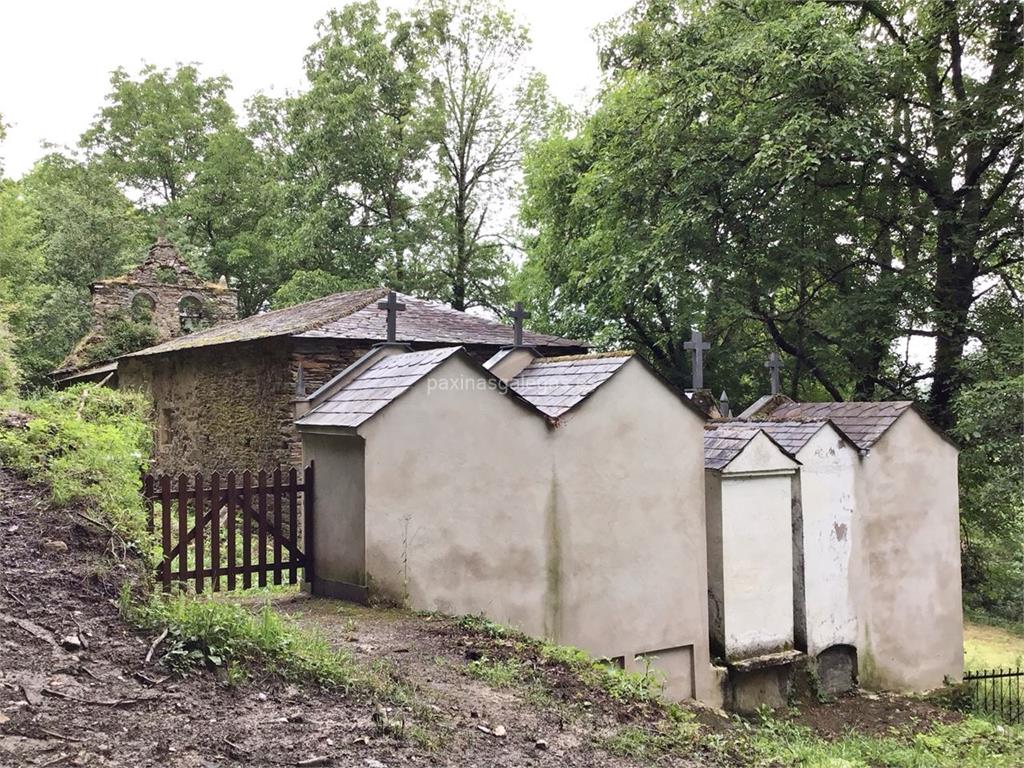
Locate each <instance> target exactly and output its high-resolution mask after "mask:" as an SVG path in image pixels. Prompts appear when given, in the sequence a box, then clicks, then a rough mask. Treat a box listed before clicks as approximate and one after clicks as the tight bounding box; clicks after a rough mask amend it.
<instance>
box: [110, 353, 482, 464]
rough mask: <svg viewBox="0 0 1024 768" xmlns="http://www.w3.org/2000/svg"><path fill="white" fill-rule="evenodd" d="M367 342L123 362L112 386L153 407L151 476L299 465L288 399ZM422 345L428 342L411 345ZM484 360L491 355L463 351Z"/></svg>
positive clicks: (343, 364) (312, 387)
mask: <svg viewBox="0 0 1024 768" xmlns="http://www.w3.org/2000/svg"><path fill="white" fill-rule="evenodd" d="M371 346H372V343H371V342H368V341H348V340H340V339H323V338H320V339H292V338H275V339H264V340H261V341H255V342H249V343H244V344H222V345H218V346H215V347H206V348H198V349H187V350H181V351H178V352H175V353H172V354H166V355H153V356H147V357H127V358H123V359H122V360H121V361H120V362H119V364H118V377H119V382H120V384H119V386H121V387H123V388H125V389H138V390H141V391H143V392H144V393H145V394H146V395H147V396H148V397H149V399H150V402H151V403H152V405H153V416H152V421H153V428H154V435H153V445H154V448H153V457H154V458H153V463H152V465H151V469H152V471H153V472H170V473H172V474H179V473H181V472H185V473H186V474H191V473H194V472H202V473H203V474H209V473H211V472H214V471H217V472H221V473H224V472H227V471H229V470H244V469H253V470H258V469H268V470H273V469H275V468H276V467H278V466H281V467H283V468H287V467H292V466H294V467H300V466H301V465H302V442H301V439H300V437H299V433H298V430H296V429H295V425H294V423H293V422H294V419H295V415H294V413H295V410H294V401H295V398H296V397H297V395H298V392H299V389H300V388H299V387H298V386H297V385H298V377H299V375H300V374H299V369H300V367H301V370H302V373H301V376H302V385H301V393H302V394H304V395H309V394H312V393H313V392H314V391H316V390H317V389H318V388H319V387H320V386H322V385H323V384H324V383H325V382H327V381H328V380H329V379H330V378H332V377H333V376H335V375H336V374H338V373H340V372H341V371H343V370H344V369H345V368H347V367H348V366H349V365H351V364H352V363H354V362H355V361H356V360H358V359H359V358H360V357H361V356H362V355H364V354H366V352H368V351H369V350H370V348H371ZM416 346H417V347H422V348H428V347H432V346H438V345H435V344H423V345H416ZM469 351H470V354H471V355H473V356H474V357H475V358H476V359H478V360H481V361H484V360H487V359H488V358H489V357H490V356H491V355H492V354H493V353H494V352H495V351H496V350H495V349H493V348H486V347H479V348H474V349H471V350H469Z"/></svg>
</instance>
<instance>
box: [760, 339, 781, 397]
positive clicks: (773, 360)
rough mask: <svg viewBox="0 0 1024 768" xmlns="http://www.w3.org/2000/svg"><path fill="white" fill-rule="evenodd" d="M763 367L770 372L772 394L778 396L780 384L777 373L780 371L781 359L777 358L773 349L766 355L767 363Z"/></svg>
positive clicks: (777, 354) (777, 355) (776, 353)
mask: <svg viewBox="0 0 1024 768" xmlns="http://www.w3.org/2000/svg"><path fill="white" fill-rule="evenodd" d="M764 367H765V368H767V369H768V370H769V371H771V376H772V394H773V395H777V394H779V392H781V391H782V383H781V381H780V380H779V371H781V370H782V359H781V358H780V357H779V353H778V352H776V351H775V350H774V349H773V350H772V353H771V354H770V355H768V361H767V362H766V363H765V364H764Z"/></svg>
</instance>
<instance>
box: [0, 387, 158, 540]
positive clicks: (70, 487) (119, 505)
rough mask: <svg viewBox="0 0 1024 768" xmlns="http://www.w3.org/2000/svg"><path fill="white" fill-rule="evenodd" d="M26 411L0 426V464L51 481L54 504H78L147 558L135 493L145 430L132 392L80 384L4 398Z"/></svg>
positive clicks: (142, 406)
mask: <svg viewBox="0 0 1024 768" xmlns="http://www.w3.org/2000/svg"><path fill="white" fill-rule="evenodd" d="M0 409H2V410H8V411H14V412H18V413H21V414H24V415H25V416H26V417H27V423H25V424H24V426H20V423H15V422H20V420H18V419H13V418H12V419H9V420H8V421H10V422H11V425H10V426H7V427H0V465H3V466H8V467H11V468H13V469H15V470H16V471H18V472H20V473H22V474H24V475H25V476H27V477H28V478H30V479H31V480H33V481H37V482H43V483H45V484H47V485H48V486H49V488H50V493H51V495H52V497H53V501H54V502H56V503H57V504H62V505H65V504H81V505H83V506H85V507H86V508H88V510H89V513H90V515H91V516H93V517H95V518H96V519H98V520H99V521H100V522H102V523H103V524H104V525H106V526H107V527H109V528H110V530H111V531H113V532H114V533H116V534H117V535H118V536H120V537H121V538H123V539H124V540H125V542H127V543H128V544H129V545H132V546H134V547H136V548H137V550H138V551H139V553H141V554H143V555H144V556H146V557H147V558H150V557H151V556H152V554H153V552H152V542H151V540H150V539H151V537H150V536H149V535H148V534H147V532H146V516H145V511H144V507H143V504H142V498H141V494H140V488H141V476H142V472H143V471H144V469H145V468H146V466H147V465H148V461H149V451H150V442H151V431H150V428H149V427H148V426H147V424H146V422H145V420H144V416H145V414H146V411H147V406H146V403H145V401H144V400H143V399H142V398H141V397H140V396H138V395H134V394H130V393H125V392H118V391H115V390H112V389H108V388H106V387H101V386H97V385H93V384H83V385H79V386H76V387H72V388H70V389H66V390H63V391H60V392H47V393H45V394H43V395H41V396H39V397H37V398H33V399H25V400H7V401H4V402H3V403H2V404H0Z"/></svg>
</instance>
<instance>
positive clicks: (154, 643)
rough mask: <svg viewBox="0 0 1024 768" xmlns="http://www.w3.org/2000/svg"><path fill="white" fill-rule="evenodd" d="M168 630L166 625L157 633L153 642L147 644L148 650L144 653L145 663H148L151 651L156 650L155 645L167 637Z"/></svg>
mask: <svg viewBox="0 0 1024 768" xmlns="http://www.w3.org/2000/svg"><path fill="white" fill-rule="evenodd" d="M169 631H170V627H166V628H165V629H164V631H163V632H161V633H160V634H159V635H157V638H156V640H154V641H153V644H152V645H151V646H149V651H148V652H147V653H146V662H145V663H146V664H149V662H150V660H151V659H152V658H153V653H154V652H155V651H156V647H157V646H158V645H160V643H162V642H163V641H164V638H165V637H167V633H168V632H169Z"/></svg>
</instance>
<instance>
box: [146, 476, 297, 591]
mask: <svg viewBox="0 0 1024 768" xmlns="http://www.w3.org/2000/svg"><path fill="white" fill-rule="evenodd" d="M254 479H255V483H254V482H253V481H254ZM142 491H143V496H144V497H145V499H146V502H147V506H148V510H149V530H150V532H151V533H157V529H158V528H159V539H160V545H161V549H162V551H163V560H162V562H161V563H160V565H159V566H158V567H157V578H158V579H159V581H160V583H161V585H162V588H163V590H164V591H165V592H169V591H171V589H172V587H173V585H175V584H177V585H180V586H183V587H184V586H187V585H189V584H191V585H192V586H193V587H194V589H195V591H196V592H197V593H200V592H203V591H204V589H205V587H206V583H207V581H209V585H210V588H211V589H212V590H213V591H214V592H219V591H220V590H222V589H226V590H234V589H238V588H241V589H249V588H251V587H252V586H253V581H254V579H253V577H254V576H255V582H256V585H257V586H260V587H265V586H267V585H268V583H270V582H271V581H272V582H273V583H274V584H282V583H284V582H285V581H286V580H287V583H289V584H297V583H298V581H299V570H300V569H301V570H302V577H303V580H304V581H311V580H312V578H313V563H312V558H311V557H310V556H309V554H308V553H307V552H304V551H303V548H302V547H301V546H300V544H299V535H298V534H299V515H300V509H301V514H302V524H303V533H304V538H305V540H306V541H311V540H312V532H313V503H314V502H313V464H312V462H310V464H309V466H308V467H306V468H305V470H304V471H303V473H302V476H301V477H300V476H299V473H298V472H297V471H296V470H295V469H294V468H292V469H290V470H288V471H287V472H286V473H282V472H281V470H280V469H277V470H275V471H274V472H272V473H268V472H266V471H264V470H260V471H259V472H257V473H253V472H251V471H250V470H245V471H244V472H242V473H241V474H240V476H239V474H237V473H235V472H228V473H227V475H225V476H224V477H223V478H222V477H221V475H220V473H218V472H214V473H213V474H212V475H210V477H209V480H208V481H207V480H206V479H204V477H203V475H202V474H200V473H197V474H195V475H193V476H192V477H191V478H190V477H189V476H188V475H185V474H181V475H178V476H177V478H176V479H175V478H173V477H172V476H171V475H167V474H164V475H159V476H154V475H145V476H144V477H143V480H142ZM300 496H301V503H300ZM157 510H159V515H158V514H157Z"/></svg>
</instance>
